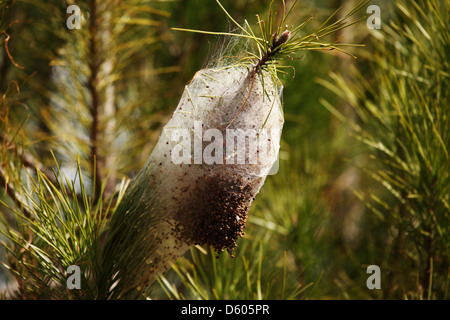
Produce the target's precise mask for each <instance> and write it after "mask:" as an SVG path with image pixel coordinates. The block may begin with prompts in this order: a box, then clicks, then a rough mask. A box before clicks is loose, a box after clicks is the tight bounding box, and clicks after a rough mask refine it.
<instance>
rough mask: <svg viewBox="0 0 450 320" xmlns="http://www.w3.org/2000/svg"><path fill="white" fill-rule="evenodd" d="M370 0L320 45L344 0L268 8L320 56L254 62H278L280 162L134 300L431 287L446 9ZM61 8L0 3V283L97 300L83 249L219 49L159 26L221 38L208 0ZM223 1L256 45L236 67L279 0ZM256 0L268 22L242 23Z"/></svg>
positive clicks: (443, 272) (97, 267)
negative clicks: (215, 235) (216, 234)
mask: <svg viewBox="0 0 450 320" xmlns="http://www.w3.org/2000/svg"><path fill="white" fill-rule="evenodd" d="M374 2H375V4H378V5H379V6H380V7H381V9H382V29H381V30H378V31H376V30H374V31H371V32H370V33H369V32H368V30H367V28H366V26H365V21H359V22H358V23H357V24H355V25H353V26H352V27H351V28H348V29H346V30H344V31H341V33H339V36H338V38H332V37H330V36H331V35H328V37H330V38H329V39H330V40H329V41H328V40H326V41H325V40H324V39H323V38H322V35H323V36H325V35H326V34H327V33H328V31H332V30H331V29H327V28H326V26H335V27H336V26H338V25H340V26H342V25H341V24H339V23H337V22H335V21H340V19H342V18H344V17H345V16H344V15H342V14H343V12H349V11H350V12H351V10H339V11H338V12H337V13H335V12H336V10H337V9H338V8H337V7H335V3H334V2H332V1H315V2H312V1H299V3H298V4H297V5H296V6H295V7H294V8H293V9H292V11H289V9H287V10H286V11H285V14H286V15H287V14H288V13H289V19H288V20H286V22H287V23H288V24H290V23H294V24H295V25H296V26H299V25H298V24H297V22H299V21H308V23H307V24H305V25H301V24H300V26H302V27H304V28H303V29H301V28H300V27H298V29H297V30H298V31H299V33H298V34H297V37H292V36H291V39H290V41H286V42H284V43H283V44H282V45H283V47H284V49H285V51H284V52H285V54H289V53H290V52H292V51H295V50H296V49H298V45H299V42H298V40H299V39H303V40H302V41H307V43H306V44H307V47H308V46H310V48H311V46H312V48H313V49H314V50H316V49H319V50H318V51H319V52H314V53H313V52H309V51H308V52H306V51H305V54H304V55H302V56H300V57H301V59H300V60H292V61H291V60H290V58H289V56H288V55H285V56H284V58H287V60H283V59H281V60H283V61H281V60H280V62H283V64H284V63H286V64H290V65H292V66H293V67H294V68H295V69H296V70H297V71H296V72H295V74H294V72H291V71H290V70H292V68H286V69H283V68H281V69H280V68H279V67H280V65H278V64H275V63H274V64H272V65H270V66H271V67H273V68H276V71H277V72H279V71H280V70H281V71H282V72H284V71H287V72H288V75H287V76H286V77H285V80H284V83H283V84H284V87H285V88H284V103H285V109H284V115H285V119H286V124H285V127H284V131H283V137H282V146H281V151H280V171H279V172H278V173H277V175H275V176H270V177H268V178H267V181H266V183H265V185H264V186H263V188H262V189H261V192H260V193H259V194H258V196H257V197H256V199H255V201H254V203H253V206H252V209H251V211H250V213H249V219H248V222H247V228H246V235H245V236H244V237H243V238H242V239H240V240H239V241H238V247H237V248H236V250H235V252H234V254H235V256H236V257H235V258H231V256H229V255H227V254H220V255H219V256H218V257H216V254H215V253H214V251H213V250H211V249H210V248H201V247H194V248H192V249H191V250H190V251H189V252H188V253H187V254H186V255H185V256H184V257H183V258H181V259H180V260H179V261H178V262H177V263H176V264H174V266H173V268H172V269H171V270H170V271H168V272H167V273H166V274H164V275H162V276H160V278H159V279H158V281H157V282H155V283H154V284H153V286H152V291H151V293H150V296H149V297H150V298H152V299H411V298H414V299H448V286H449V279H450V278H449V256H450V248H449V246H450V238H449V231H450V230H449V229H450V226H449V223H450V219H449V218H450V217H449V212H450V208H449V198H448V197H449V194H450V190H449V188H450V185H449V183H448V181H449V180H450V179H449V172H450V170H449V150H450V148H449V145H450V144H449V140H450V136H449V135H450V131H449V130H448V127H449V125H448V124H449V116H450V114H449V110H450V109H449V108H448V104H449V101H448V78H449V76H450V75H449V72H448V70H449V65H448V64H449V57H448V54H449V52H450V48H449V47H450V44H449V43H450V34H449V30H450V28H449V25H448V24H449V21H450V19H449V18H450V16H449V15H450V6H449V4H448V1H438V0H420V1H415V2H411V1H406V0H405V1H403V0H398V1H394V2H393V3H394V5H393V8H392V10H393V12H392V13H393V17H392V19H391V17H390V16H389V14H390V13H391V12H390V9H389V10H388V8H390V6H391V2H388V1H382V0H379V1H374ZM346 3H347V4H348V5H349V6H350V7H353V6H356V5H358V3H357V2H356V1H349V2H346ZM66 4H72V2H71V1H68V2H67V3H65V2H61V1H41V0H33V1H30V0H16V1H4V0H2V1H0V10H1V19H0V44H1V47H2V48H1V61H0V62H1V63H0V92H1V93H2V99H1V104H0V119H1V120H0V138H1V140H0V142H1V149H0V150H1V151H0V184H1V186H0V190H1V194H0V201H1V204H2V206H0V216H1V217H2V218H1V223H0V231H1V234H0V240H1V241H2V244H3V250H4V251H3V252H2V251H1V250H0V261H2V262H3V263H4V264H3V266H4V267H5V268H0V276H2V275H4V274H9V275H10V276H9V278H8V280H9V283H10V284H11V285H12V291H13V292H7V293H0V296H1V297H2V298H5V297H6V298H15V299H39V298H50V299H95V298H98V290H99V288H98V287H97V286H96V283H98V279H100V278H101V276H102V274H103V272H102V268H103V267H104V266H102V265H101V263H100V257H101V255H100V254H99V248H101V247H102V245H103V242H104V237H105V234H106V231H107V229H108V226H109V224H110V218H111V216H112V215H114V212H115V209H116V208H117V206H118V204H119V203H120V201H121V200H122V197H123V195H124V192H125V190H126V186H127V183H126V181H127V178H128V177H130V178H131V177H134V176H135V174H136V172H137V171H138V170H139V169H140V168H141V167H142V165H143V163H144V161H145V159H146V158H147V156H148V154H149V153H150V151H151V149H152V148H153V146H154V144H155V142H156V140H157V138H158V135H159V129H160V127H161V124H163V123H165V122H166V121H167V119H168V117H169V115H170V114H171V112H172V111H173V106H174V105H175V104H176V103H177V101H178V99H179V96H180V94H181V93H182V91H183V88H184V85H185V84H186V82H187V81H188V80H189V79H191V78H192V76H193V75H194V73H195V72H196V71H197V70H199V69H200V68H201V67H203V66H205V65H208V64H210V63H214V64H217V59H218V58H225V57H224V55H226V54H225V52H229V51H227V50H228V48H229V46H231V45H233V43H231V44H229V42H228V41H227V40H225V41H224V40H223V39H224V37H221V36H219V34H218V33H216V36H214V35H211V34H198V33H193V34H191V33H185V32H183V33H182V32H171V31H170V27H181V28H184V29H191V28H201V29H203V30H218V31H223V32H222V33H224V34H225V35H226V36H225V38H226V37H228V36H229V35H231V34H234V33H233V31H232V30H228V29H227V26H226V21H227V17H226V15H224V14H223V10H221V8H220V7H219V6H218V5H217V3H216V2H215V1H209V2H208V3H207V4H205V1H196V0H192V1H191V0H190V1H176V2H158V1H153V2H149V1H140V0H127V1H116V0H106V1H94V0H92V1H85V2H82V3H80V4H78V3H75V4H78V5H80V7H81V11H82V12H83V13H85V16H84V18H83V22H82V23H83V27H82V28H81V29H80V30H68V29H67V28H66V27H65V20H66V18H67V16H66V13H65V10H66ZM221 4H222V5H223V7H224V8H226V10H227V12H229V13H230V16H233V17H234V20H235V21H236V23H234V22H233V21H231V22H230V25H229V28H230V29H233V28H239V27H237V25H236V24H237V23H239V22H241V21H244V23H243V24H242V23H241V24H240V25H241V26H242V27H243V28H244V30H246V31H243V30H242V29H240V28H239V30H237V31H238V32H243V34H246V33H245V32H248V33H250V38H253V39H254V40H255V39H256V40H258V41H257V42H256V43H253V44H255V47H250V46H249V45H248V43H247V44H246V46H245V48H244V51H245V52H247V51H248V52H251V54H250V55H249V56H246V57H247V58H248V59H247V60H245V62H255V61H257V59H260V58H261V57H262V56H261V55H262V54H263V53H264V52H266V51H267V49H268V48H269V46H270V45H271V44H273V31H278V35H280V34H282V33H283V32H284V29H283V27H284V26H283V24H284V23H285V21H283V23H282V24H280V23H279V22H280V20H277V19H279V18H280V17H284V18H281V19H282V20H283V19H285V17H286V15H283V14H279V15H275V12H283V10H282V9H283V2H282V1H279V2H274V4H273V6H272V7H271V8H270V7H268V3H267V2H265V1H258V0H254V1H245V2H244V1H231V0H230V1H227V0H223V1H221ZM284 4H285V5H286V8H290V7H291V5H292V4H293V1H285V3H284ZM365 6H366V4H365V3H364V5H362V4H360V10H359V11H358V12H357V13H355V14H357V15H358V17H361V16H363V15H364V14H365V12H363V11H364V9H365ZM94 11H95V12H96V16H94V15H93V12H94ZM270 11H272V20H273V21H272V22H270V21H271V20H270V19H269V20H265V23H260V24H259V25H257V27H256V28H254V29H253V33H252V32H251V31H249V29H248V25H251V24H252V23H257V22H258V19H262V18H258V17H255V16H254V14H255V13H256V12H258V13H260V14H261V17H262V16H265V15H264V13H267V15H268V14H269V12H270ZM388 12H389V13H388ZM333 13H335V15H334V17H333V18H332V19H331V20H329V21H328V23H327V24H326V25H323V22H324V21H327V18H328V17H329V16H330V15H332V14H333ZM311 14H313V15H314V19H309V18H310V15H311ZM245 19H248V21H249V22H248V23H247V22H246V21H245ZM356 20H357V19H356ZM292 21H293V22H292ZM270 23H272V25H273V26H274V25H276V26H277V27H279V28H281V29H278V30H276V29H272V28H270V27H269V24H270ZM335 23H337V24H335ZM260 26H261V29H260V28H259V27H260ZM321 27H322V28H321ZM332 28H333V27H332ZM290 30H291V32H292V30H296V29H295V27H292V29H290ZM317 30H322V33H321V34H320V37H319V41H320V42H321V44H317V43H316V40H317V39H316V38H314V37H312V36H311V35H313V34H317ZM334 31H336V30H334ZM247 35H248V34H247ZM341 36H343V37H344V38H343V41H341ZM305 37H307V38H306V39H305ZM241 38H242V37H241ZM241 38H240V39H241ZM348 38H350V39H348ZM217 39H219V41H218V42H219V45H218V46H219V47H220V48H219V49H217V48H213V46H212V45H211V43H214V42H215V41H216V40H217ZM295 39H297V42H295V41H294V40H295ZM347 39H348V40H347ZM241 40H242V39H241ZM250 41H253V40H250ZM293 41H294V42H293ZM308 41H309V42H308ZM342 42H350V43H364V44H366V45H367V47H365V48H363V49H362V48H350V49H349V51H350V54H351V55H353V54H354V55H356V56H357V57H358V60H356V62H354V61H353V59H348V56H346V55H342V54H341V52H340V51H339V50H338V49H340V48H341V47H339V46H338V47H334V44H342ZM236 43H241V42H236ZM300 43H301V42H300ZM221 44H222V45H221ZM223 44H224V45H223ZM303 44H305V42H303ZM324 44H328V45H329V47H328V49H334V50H320V49H324V47H322V46H323V45H324ZM330 46H332V47H330ZM223 47H225V49H223ZM227 47H228V48H227ZM258 48H259V49H258ZM343 48H345V47H343ZM304 49H306V50H308V48H306V47H305V48H304ZM210 51H212V52H213V53H214V55H213V54H211V53H210V54H209V55H210V56H213V57H212V58H211V59H210V60H211V61H207V58H206V57H208V52H210ZM217 52H218V53H217ZM241 53H242V50H241V51H240V53H239V54H240V55H241ZM324 53H327V54H324ZM252 54H253V55H252ZM231 58H232V59H231V60H233V59H234V57H231ZM240 58H242V55H241V56H240ZM350 60H352V61H351V62H350ZM228 61H230V60H228ZM241 62H242V61H241ZM330 70H333V71H334V72H332V73H330ZM280 75H282V74H280ZM314 79H319V80H317V81H314ZM321 85H322V86H321ZM95 101H96V102H95ZM320 102H321V103H322V105H323V106H324V108H321V107H320ZM349 132H350V136H349V134H348V133H349ZM352 137H353V138H352ZM53 152H54V153H53ZM76 159H79V160H76ZM74 163H76V165H75V166H74ZM51 168H54V170H52V169H51ZM122 177H123V178H125V179H124V180H123V183H122V184H121V183H120V181H122V180H121V178H122ZM80 226H82V227H81V228H80ZM71 264H75V265H79V266H80V267H81V268H82V271H83V272H82V290H68V289H67V287H66V279H67V275H66V268H67V266H68V265H71ZM370 264H376V265H379V266H380V268H381V272H382V290H368V289H367V287H366V283H365V281H366V279H367V276H368V275H367V274H366V267H367V266H368V265H370ZM2 279H3V278H2V277H0V281H2ZM108 284H111V283H108ZM0 289H1V288H0Z"/></svg>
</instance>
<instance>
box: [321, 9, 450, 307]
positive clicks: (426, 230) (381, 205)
mask: <svg viewBox="0 0 450 320" xmlns="http://www.w3.org/2000/svg"><path fill="white" fill-rule="evenodd" d="M396 8H397V17H396V18H395V20H394V21H393V22H392V23H391V24H390V26H386V27H384V28H383V31H382V32H381V31H377V32H374V37H375V38H376V40H377V41H376V43H375V46H374V55H373V57H372V59H371V61H370V71H369V74H370V75H371V76H372V78H371V79H367V77H366V76H365V75H363V74H361V73H360V72H358V71H357V70H353V73H354V81H352V82H349V81H345V80H344V79H343V78H342V77H339V76H337V75H336V74H332V75H331V79H332V81H333V82H331V81H321V82H322V83H323V84H324V85H325V86H327V87H329V88H330V89H331V90H333V91H334V92H337V93H338V94H339V95H340V96H342V97H343V98H345V99H346V100H347V101H348V103H349V104H350V105H351V107H352V110H353V111H354V112H355V114H356V116H357V120H356V121H354V122H351V123H350V125H351V127H352V129H353V135H354V136H355V137H356V139H358V140H359V141H361V142H362V143H364V144H365V145H367V146H368V148H369V152H370V162H371V163H370V165H368V166H367V167H363V168H361V169H362V170H363V171H364V172H365V173H366V174H367V176H369V177H370V178H372V179H373V180H374V182H375V185H374V186H373V187H372V188H369V189H367V190H358V191H357V195H358V197H360V198H361V199H362V200H364V201H367V205H368V206H369V208H370V210H371V211H372V212H373V213H374V214H375V215H376V216H377V217H378V218H379V219H380V220H381V221H382V224H383V225H384V226H385V228H388V226H389V227H390V230H389V235H388V237H387V238H385V239H381V241H382V245H383V246H386V247H387V248H389V250H388V251H389V252H388V256H387V257H383V261H384V264H386V265H388V266H390V268H391V269H390V271H389V275H388V276H387V278H386V281H387V283H388V284H389V285H393V283H396V284H397V285H398V286H400V288H402V289H401V290H397V291H396V290H395V288H389V291H388V292H387V297H402V296H404V297H408V298H426V299H431V298H445V297H446V296H447V294H448V285H449V283H448V277H449V257H450V247H449V245H450V242H449V239H450V238H449V234H450V223H449V222H450V219H449V218H450V207H449V194H450V184H449V181H450V176H449V172H450V170H449V169H450V167H449V164H450V162H449V160H450V158H449V152H448V147H449V145H450V132H449V130H448V128H449V119H450V112H449V111H450V109H449V108H448V105H449V100H448V85H449V77H450V74H449V73H448V70H449V50H448V49H449V48H450V32H449V28H448V21H449V18H450V4H449V3H448V2H445V1H444V3H441V2H439V1H417V2H414V3H412V5H411V3H407V2H406V1H398V2H397V3H396ZM324 104H325V106H326V107H327V108H328V109H330V110H331V111H332V112H333V113H335V114H337V115H338V116H339V118H341V119H345V118H346V116H345V115H343V114H341V113H339V112H338V111H337V110H336V109H335V108H333V107H332V106H331V105H330V104H327V103H326V102H324ZM379 187H382V188H383V189H384V190H380V188H379ZM413 279H416V280H413Z"/></svg>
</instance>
